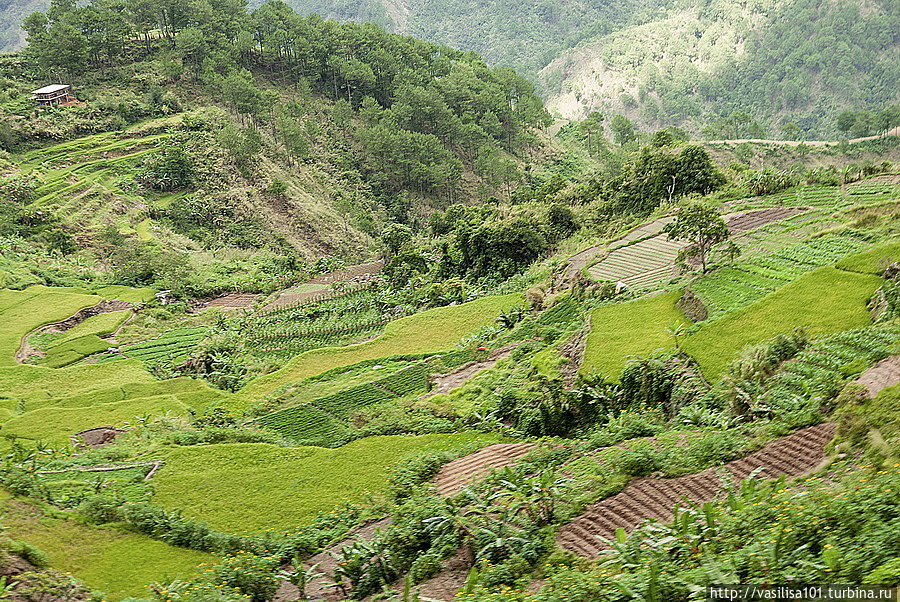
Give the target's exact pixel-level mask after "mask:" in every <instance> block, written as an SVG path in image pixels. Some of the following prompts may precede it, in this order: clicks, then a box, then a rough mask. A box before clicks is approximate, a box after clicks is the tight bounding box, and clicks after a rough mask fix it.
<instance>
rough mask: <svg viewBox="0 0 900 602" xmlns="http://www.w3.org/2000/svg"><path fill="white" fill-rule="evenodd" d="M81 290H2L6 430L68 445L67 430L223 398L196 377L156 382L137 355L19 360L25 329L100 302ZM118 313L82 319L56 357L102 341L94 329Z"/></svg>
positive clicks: (0, 370)
mask: <svg viewBox="0 0 900 602" xmlns="http://www.w3.org/2000/svg"><path fill="white" fill-rule="evenodd" d="M73 290H74V291H76V292H73ZM79 290H80V289H65V288H48V287H30V288H28V289H26V290H24V291H8V290H3V291H0V408H2V409H4V410H5V411H4V412H2V413H0V414H2V418H0V419H6V422H5V423H4V424H3V426H2V432H3V434H10V435H15V436H18V437H24V438H28V439H40V440H43V441H48V442H53V443H55V444H66V443H67V442H68V441H69V435H71V434H73V433H75V432H77V431H81V430H84V429H88V428H94V427H98V426H121V425H122V424H124V423H127V422H134V421H135V419H136V418H137V417H140V416H145V415H148V414H150V415H156V416H158V415H161V414H165V413H167V412H171V413H175V414H178V415H185V414H187V412H188V407H191V408H196V409H198V410H201V411H202V409H203V408H204V407H205V406H206V405H207V404H209V403H211V402H213V401H215V400H216V399H219V398H222V397H225V394H224V393H218V392H216V391H213V390H212V389H211V388H210V387H208V386H207V385H205V384H204V383H202V382H198V381H193V380H188V379H177V380H175V381H169V382H168V383H164V382H161V381H157V380H156V379H155V378H154V377H153V376H151V375H150V373H149V372H147V370H146V369H145V368H144V367H143V366H142V365H141V363H140V362H138V361H136V360H123V361H117V362H112V363H108V364H93V365H83V366H73V367H69V368H62V369H55V368H52V367H49V366H32V365H21V364H18V363H17V362H16V359H15V353H16V351H17V350H18V348H19V345H20V344H21V340H22V337H23V336H24V335H25V334H27V333H28V332H30V331H31V330H33V329H35V328H37V327H38V326H41V325H43V324H46V323H49V322H56V321H59V320H63V319H65V318H67V317H69V316H71V315H72V314H74V313H75V312H77V311H78V310H79V309H82V308H84V307H90V306H92V305H95V304H96V303H98V302H99V301H100V300H101V298H100V297H97V296H93V295H85V294H83V293H81V292H78V291H79ZM107 293H109V294H110V295H118V296H128V297H139V296H141V295H144V294H145V293H146V291H144V290H143V289H132V290H127V289H125V288H124V287H115V288H113V289H111V290H109V291H107ZM122 317H123V316H122V315H117V314H104V315H100V316H96V318H97V319H96V320H94V319H91V320H86V321H85V322H82V323H81V324H80V325H79V326H77V327H76V328H73V329H72V331H75V330H76V329H78V330H79V331H80V332H82V335H81V336H78V337H74V338H71V339H67V340H64V341H63V342H62V343H60V344H59V350H60V353H59V354H58V355H59V357H60V358H63V359H65V356H64V354H65V353H75V354H76V355H77V354H78V353H80V351H79V350H78V349H80V348H81V347H80V346H81V344H82V343H86V344H88V345H90V344H91V342H92V341H94V339H96V341H100V339H98V338H97V336H96V334H93V333H100V332H108V331H110V329H112V328H114V327H115V326H116V324H117V323H119V322H121V319H122ZM72 331H70V332H69V333H66V336H67V337H68V336H69V335H71V334H72ZM76 334H77V333H76ZM104 344H105V343H104ZM69 346H73V349H74V350H69ZM51 365H52V364H51Z"/></svg>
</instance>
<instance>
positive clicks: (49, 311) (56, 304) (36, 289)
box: [0, 286, 101, 366]
mask: <svg viewBox="0 0 900 602" xmlns="http://www.w3.org/2000/svg"><path fill="white" fill-rule="evenodd" d="M100 301H101V298H100V297H97V296H94V295H84V294H78V293H70V292H67V291H65V289H52V288H48V287H45V286H32V287H29V288H27V289H25V290H24V291H8V290H4V291H0V366H16V365H17V363H16V359H15V355H16V351H18V349H19V345H21V343H22V337H24V336H25V335H26V334H27V333H29V332H31V331H32V330H34V329H35V328H37V327H38V326H41V325H43V324H48V323H50V322H58V321H60V320H65V319H66V318H68V317H69V316H71V315H72V314H74V313H75V312H77V311H78V310H80V309H84V308H85V307H91V306H92V305H96V304H97V303H99V302H100Z"/></svg>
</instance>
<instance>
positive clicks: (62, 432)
mask: <svg viewBox="0 0 900 602" xmlns="http://www.w3.org/2000/svg"><path fill="white" fill-rule="evenodd" d="M167 413H171V414H175V415H182V416H186V415H187V414H188V407H187V405H185V404H184V403H182V402H181V401H179V400H178V398H177V397H175V396H173V395H157V396H154V397H138V398H133V399H126V400H124V401H116V402H111V403H100V404H95V405H91V406H83V407H67V408H65V409H61V408H57V407H46V408H39V409H37V410H34V411H32V412H28V413H26V414H22V415H21V416H16V417H14V418H11V419H9V420H7V421H6V422H5V423H4V424H3V425H2V427H0V435H3V436H14V437H21V438H24V439H31V440H39V441H45V442H49V443H53V444H55V445H64V444H66V443H68V441H69V436H70V435H74V434H75V433H77V432H79V431H84V430H87V429H91V428H96V427H104V426H108V427H121V426H124V425H125V424H126V423H133V422H135V420H136V419H137V418H140V417H142V416H146V415H148V414H149V415H153V416H160V415H164V414H167Z"/></svg>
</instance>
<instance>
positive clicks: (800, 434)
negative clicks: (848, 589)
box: [557, 423, 835, 558]
mask: <svg viewBox="0 0 900 602" xmlns="http://www.w3.org/2000/svg"><path fill="white" fill-rule="evenodd" d="M834 428H835V427H834V424H833V423H826V424H820V425H818V426H812V427H808V428H804V429H800V430H798V431H796V432H794V433H791V434H790V435H786V436H784V437H781V438H779V439H776V440H775V441H772V442H771V443H769V444H767V445H765V446H764V447H763V448H762V449H760V450H758V451H756V452H753V453H752V454H750V455H748V456H746V457H744V458H742V459H740V460H735V461H733V462H729V463H727V464H725V465H724V466H723V467H720V468H715V467H714V468H708V469H706V470H703V471H701V472H698V473H694V474H691V475H686V476H683V477H678V478H672V479H654V478H639V479H634V480H632V481H631V483H629V484H628V486H626V487H625V489H623V490H622V491H620V492H619V493H618V494H617V495H614V496H612V497H610V498H607V499H605V500H602V501H600V502H597V503H596V504H593V505H591V506H589V507H588V508H587V510H586V511H585V513H584V514H582V515H581V516H579V517H578V518H576V519H575V520H573V521H572V522H570V523H569V524H567V525H565V526H563V527H562V529H560V531H559V535H558V536H557V543H559V545H560V547H562V548H563V549H566V550H569V551H571V552H574V553H575V554H578V555H580V556H585V557H587V558H596V557H598V556H599V555H600V554H601V552H602V551H603V550H606V549H609V548H608V546H607V545H606V544H605V543H604V542H603V541H602V540H601V539H600V538H604V539H609V540H612V539H614V538H615V533H616V529H619V528H622V529H624V530H625V531H626V532H631V531H633V530H634V529H635V528H637V527H638V526H640V525H641V524H643V523H644V521H646V520H648V519H655V520H658V521H660V522H667V521H670V520H672V518H673V517H674V512H673V510H674V508H675V505H676V504H683V503H684V500H688V501H690V502H704V501H708V500H712V499H714V498H715V497H716V495H717V494H718V493H719V492H720V491H722V488H723V484H722V478H723V477H724V478H727V479H731V480H733V481H741V480H743V479H745V478H747V477H748V476H749V475H750V473H751V472H753V471H754V470H756V469H758V468H762V469H763V470H762V471H761V473H760V474H759V476H760V478H768V479H771V478H776V477H779V476H781V475H786V476H788V477H798V476H801V475H803V474H806V473H809V472H811V471H814V470H816V469H817V468H819V467H820V466H822V464H823V462H825V461H826V455H825V445H827V444H828V442H829V441H831V438H832V437H833V436H834Z"/></svg>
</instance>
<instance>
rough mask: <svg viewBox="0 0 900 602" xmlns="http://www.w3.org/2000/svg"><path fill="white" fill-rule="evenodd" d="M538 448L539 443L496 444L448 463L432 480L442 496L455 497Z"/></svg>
mask: <svg viewBox="0 0 900 602" xmlns="http://www.w3.org/2000/svg"><path fill="white" fill-rule="evenodd" d="M535 447H537V443H534V442H530V441H526V442H522V443H496V444H494V445H489V446H487V447H485V448H484V449H481V450H479V451H477V452H475V453H473V454H469V455H468V456H464V457H462V458H458V459H456V460H453V461H452V462H448V463H447V464H445V465H444V466H443V467H442V468H441V470H440V471H439V472H438V473H437V475H435V477H434V479H432V483H434V486H435V489H437V492H438V494H440V495H445V496H449V495H455V494H457V493H459V491H460V489H462V488H463V487H464V486H466V485H469V484H471V483H472V482H474V481H476V480H478V479H480V478H482V477H484V476H485V475H487V474H488V473H489V472H490V471H491V470H494V469H497V468H503V467H505V466H511V465H513V464H515V463H516V462H518V461H519V460H520V459H521V458H522V457H523V456H525V455H526V454H527V453H528V452H530V451H531V450H533V449H534V448H535Z"/></svg>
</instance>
